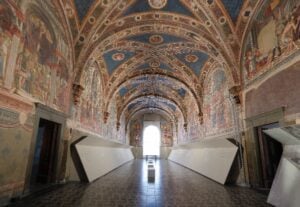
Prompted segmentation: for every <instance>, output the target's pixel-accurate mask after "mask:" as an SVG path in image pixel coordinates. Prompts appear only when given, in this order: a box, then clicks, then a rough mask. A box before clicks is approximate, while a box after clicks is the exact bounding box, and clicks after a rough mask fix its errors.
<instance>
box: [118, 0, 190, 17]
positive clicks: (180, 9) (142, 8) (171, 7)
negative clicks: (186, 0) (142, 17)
mask: <svg viewBox="0 0 300 207" xmlns="http://www.w3.org/2000/svg"><path fill="white" fill-rule="evenodd" d="M148 11H156V9H153V8H151V6H150V5H149V4H148V0H137V1H136V2H135V3H134V4H133V5H132V6H131V7H130V8H128V9H127V10H126V11H124V13H123V15H124V16H126V15H130V14H135V13H141V12H148ZM160 11H165V12H173V13H178V14H182V15H185V16H191V17H193V16H194V15H193V13H192V12H191V11H190V10H189V9H188V8H186V7H185V6H184V5H183V4H182V3H181V2H180V0H168V3H167V5H166V6H165V7H163V8H162V9H160Z"/></svg>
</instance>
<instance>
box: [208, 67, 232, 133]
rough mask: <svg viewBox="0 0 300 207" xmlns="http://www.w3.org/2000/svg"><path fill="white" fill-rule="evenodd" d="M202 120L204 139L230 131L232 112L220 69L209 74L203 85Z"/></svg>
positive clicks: (224, 77) (224, 79) (222, 72)
mask: <svg viewBox="0 0 300 207" xmlns="http://www.w3.org/2000/svg"><path fill="white" fill-rule="evenodd" d="M203 115H204V117H203V119H204V126H205V135H206V137H211V136H219V135H221V134H223V133H228V132H230V131H232V126H233V121H232V111H231V106H230V101H229V92H228V85H227V78H226V74H225V72H224V71H223V70H221V69H216V70H213V71H212V72H210V74H209V76H208V77H207V78H206V80H205V84H204V100H203Z"/></svg>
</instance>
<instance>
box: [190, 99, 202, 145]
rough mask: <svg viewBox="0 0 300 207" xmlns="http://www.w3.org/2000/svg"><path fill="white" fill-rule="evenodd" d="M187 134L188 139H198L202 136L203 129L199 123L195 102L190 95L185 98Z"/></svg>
mask: <svg viewBox="0 0 300 207" xmlns="http://www.w3.org/2000/svg"><path fill="white" fill-rule="evenodd" d="M186 102H187V105H188V107H187V110H188V112H187V114H188V117H187V124H188V125H187V136H188V139H189V140H196V139H200V138H202V136H203V129H202V127H201V125H200V119H199V116H198V114H199V112H198V110H197V104H196V102H195V100H194V99H193V98H192V97H189V98H188V99H187V100H186Z"/></svg>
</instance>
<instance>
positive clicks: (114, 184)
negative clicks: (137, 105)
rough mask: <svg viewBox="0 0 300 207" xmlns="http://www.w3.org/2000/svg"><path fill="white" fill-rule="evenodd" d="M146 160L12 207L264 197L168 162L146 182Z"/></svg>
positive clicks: (246, 201) (181, 204)
mask: <svg viewBox="0 0 300 207" xmlns="http://www.w3.org/2000/svg"><path fill="white" fill-rule="evenodd" d="M146 164H147V163H146V161H145V160H134V161H131V162H129V163H127V164H125V165H123V166H121V167H120V168H118V169H116V170H114V171H112V172H111V173H109V174H107V175H105V176H103V177H101V178H100V179H98V180H96V181H95V182H93V183H91V184H83V183H69V184H66V185H62V186H60V187H57V188H56V189H54V190H51V191H49V192H47V193H45V194H42V195H38V196H37V195H36V196H34V197H28V198H25V199H23V200H21V201H18V202H16V203H14V204H12V205H10V206H12V207H33V206H34V207H100V206H104V207H110V206H118V207H122V206H124V207H134V206H141V207H144V206H145V207H163V206H167V207H177V206H178V207H188V206H189V207H197V206H199V207H200V206H201V207H217V206H220V207H225V206H230V207H235V206H238V207H248V206H249V207H250V206H251V207H254V206H255V207H263V206H270V205H269V204H267V203H266V199H267V197H266V195H263V194H261V193H259V192H256V191H254V190H252V189H249V188H242V187H234V186H223V185H220V184H218V183H216V182H214V181H212V180H210V179H207V178H206V177H203V176H201V175H200V174H198V173H195V172H193V171H191V170H189V169H187V168H184V167H182V166H180V165H177V164H176V163H173V162H170V161H167V160H158V161H156V162H155V169H156V178H155V181H152V182H148V179H147V165H146Z"/></svg>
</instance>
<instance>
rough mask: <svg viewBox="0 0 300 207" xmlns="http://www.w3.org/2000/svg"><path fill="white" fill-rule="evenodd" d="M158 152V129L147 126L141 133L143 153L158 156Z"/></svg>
mask: <svg viewBox="0 0 300 207" xmlns="http://www.w3.org/2000/svg"><path fill="white" fill-rule="evenodd" d="M159 152H160V131H159V129H158V127H156V126H153V125H150V126H147V127H146V128H145V130H144V133H143V155H144V156H146V155H156V156H159V154H160V153H159Z"/></svg>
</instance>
